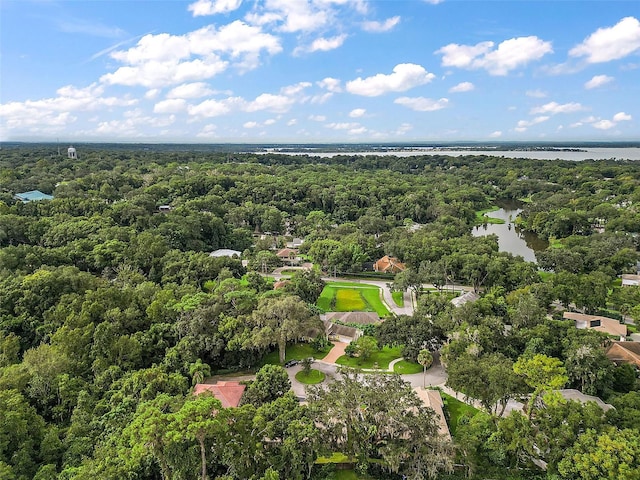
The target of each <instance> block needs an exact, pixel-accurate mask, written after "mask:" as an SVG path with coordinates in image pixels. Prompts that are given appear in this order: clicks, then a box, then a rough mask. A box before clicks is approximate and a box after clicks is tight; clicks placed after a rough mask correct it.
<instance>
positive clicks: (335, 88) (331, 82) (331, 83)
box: [316, 77, 342, 93]
mask: <svg viewBox="0 0 640 480" xmlns="http://www.w3.org/2000/svg"><path fill="white" fill-rule="evenodd" d="M316 84H317V85H318V86H319V87H321V88H324V89H327V90H329V91H330V92H334V93H339V92H341V91H342V88H341V87H340V80H338V79H337V78H331V77H327V78H324V79H322V80H320V81H319V82H316Z"/></svg>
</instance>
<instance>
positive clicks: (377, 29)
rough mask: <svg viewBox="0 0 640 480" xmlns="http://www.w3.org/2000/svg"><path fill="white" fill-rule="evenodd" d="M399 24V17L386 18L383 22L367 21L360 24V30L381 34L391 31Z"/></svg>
mask: <svg viewBox="0 0 640 480" xmlns="http://www.w3.org/2000/svg"><path fill="white" fill-rule="evenodd" d="M399 23H400V17H398V16H395V17H391V18H387V19H386V20H385V21H384V22H378V21H375V20H369V21H366V22H363V23H362V29H363V30H364V31H366V32H371V33H382V32H388V31H389V30H392V29H393V27H395V26H396V25H398V24H399Z"/></svg>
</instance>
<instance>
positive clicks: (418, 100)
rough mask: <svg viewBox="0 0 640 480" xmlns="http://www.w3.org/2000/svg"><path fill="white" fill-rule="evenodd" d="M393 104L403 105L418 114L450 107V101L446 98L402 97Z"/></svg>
mask: <svg viewBox="0 0 640 480" xmlns="http://www.w3.org/2000/svg"><path fill="white" fill-rule="evenodd" d="M393 103H397V104H398V105H402V106H404V107H407V108H410V109H411V110H415V111H417V112H433V111H435V110H441V109H443V108H445V107H446V106H447V105H448V103H449V100H448V99H446V98H441V99H440V100H433V99H431V98H424V97H414V98H410V97H400V98H396V99H395V100H394V102H393Z"/></svg>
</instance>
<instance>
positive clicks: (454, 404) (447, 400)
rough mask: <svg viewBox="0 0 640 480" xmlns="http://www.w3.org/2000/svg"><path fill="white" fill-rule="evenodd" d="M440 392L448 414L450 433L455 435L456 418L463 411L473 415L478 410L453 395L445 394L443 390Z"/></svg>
mask: <svg viewBox="0 0 640 480" xmlns="http://www.w3.org/2000/svg"><path fill="white" fill-rule="evenodd" d="M440 394H441V395H442V399H443V400H444V405H445V407H444V408H445V410H446V411H447V413H448V414H449V431H451V435H452V436H453V437H455V436H456V429H457V427H458V420H459V419H460V417H462V416H463V415H464V414H465V413H468V414H470V415H471V416H474V415H476V414H477V413H480V410H478V409H477V408H475V407H472V406H471V405H467V404H466V403H464V402H461V401H460V400H458V399H456V398H455V397H452V396H451V395H447V394H446V393H444V392H440Z"/></svg>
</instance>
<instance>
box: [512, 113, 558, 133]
mask: <svg viewBox="0 0 640 480" xmlns="http://www.w3.org/2000/svg"><path fill="white" fill-rule="evenodd" d="M549 118H551V117H549V116H546V115H541V116H539V117H536V118H534V119H532V120H520V121H519V122H518V128H519V129H526V128H527V127H531V126H533V125H536V124H538V123H542V122H546V121H547V120H549ZM518 131H523V130H518Z"/></svg>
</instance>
